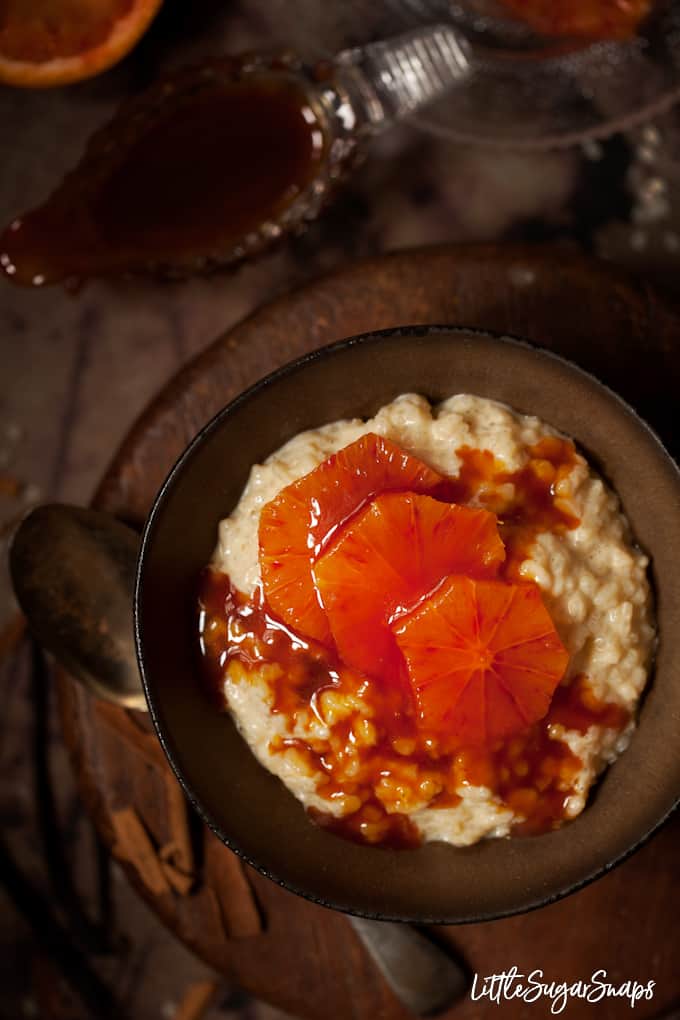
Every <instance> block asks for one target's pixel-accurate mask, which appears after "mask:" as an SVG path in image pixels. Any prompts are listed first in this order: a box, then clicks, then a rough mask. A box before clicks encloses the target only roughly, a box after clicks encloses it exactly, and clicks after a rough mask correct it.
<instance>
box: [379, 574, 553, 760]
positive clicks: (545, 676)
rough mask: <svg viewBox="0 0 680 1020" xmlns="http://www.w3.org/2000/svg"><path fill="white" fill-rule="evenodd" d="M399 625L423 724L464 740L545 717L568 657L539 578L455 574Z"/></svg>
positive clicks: (480, 740)
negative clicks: (485, 578) (536, 581)
mask: <svg viewBox="0 0 680 1020" xmlns="http://www.w3.org/2000/svg"><path fill="white" fill-rule="evenodd" d="M393 631H394V636H395V638H396V641H397V644H398V646H399V648H400V649H401V652H402V654H403V656H404V659H405V660H406V665H407V669H408V675H409V680H410V683H411V688H412V690H413V694H414V697H415V702H416V706H417V714H418V721H419V723H420V725H421V726H422V727H423V729H427V730H432V731H436V732H439V733H441V732H445V733H446V734H447V735H449V736H451V737H452V738H454V739H455V740H457V741H459V742H460V743H461V744H470V745H475V744H476V745H479V744H486V745H488V744H491V743H493V742H494V741H496V740H499V739H501V738H504V737H507V736H509V735H510V734H511V733H514V732H517V731H519V730H522V729H525V728H526V727H527V726H529V725H530V724H531V723H533V722H535V721H536V720H538V719H541V718H542V717H543V716H544V715H545V714H546V712H547V711H548V707H549V705H550V701H551V699H552V696H553V693H554V691H555V688H556V687H557V685H558V684H559V682H560V680H561V679H562V677H563V676H564V671H565V669H566V668H567V662H568V658H569V656H568V654H567V651H566V649H565V648H564V646H563V644H562V642H561V641H560V639H559V637H558V634H557V631H556V630H555V626H554V624H553V622H552V619H551V618H550V614H549V613H548V610H547V609H546V607H545V606H544V604H543V600H542V599H541V593H540V591H539V589H538V588H537V587H536V585H534V584H508V583H506V582H503V581H477V580H473V579H471V578H468V577H450V578H448V579H447V580H446V581H445V582H444V584H443V585H442V586H441V587H440V588H439V589H438V590H437V591H436V592H435V593H434V594H433V595H432V596H430V597H429V598H427V599H425V600H424V601H423V602H422V603H421V604H420V605H419V606H418V607H417V608H416V609H415V610H414V611H413V612H412V613H409V614H408V615H407V616H405V617H404V618H403V619H401V620H399V621H398V622H397V623H396V624H395V626H394V628H393Z"/></svg>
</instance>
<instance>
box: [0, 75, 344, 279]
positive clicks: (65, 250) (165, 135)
mask: <svg viewBox="0 0 680 1020" xmlns="http://www.w3.org/2000/svg"><path fill="white" fill-rule="evenodd" d="M168 83H169V87H170V86H172V88H173V89H174V92H173V93H172V94H171V95H170V98H165V97H164V95H163V92H162V83H161V84H160V85H158V86H156V88H155V91H154V93H153V94H152V95H151V96H148V95H147V96H146V97H142V98H140V99H139V100H137V101H134V102H133V103H132V104H130V105H129V106H128V107H124V108H123V109H122V110H121V111H120V113H119V114H118V115H117V117H116V119H115V120H114V121H113V122H112V123H111V124H110V125H108V126H107V127H106V128H104V129H103V130H102V131H100V132H99V133H98V134H97V135H95V136H94V138H93V139H92V140H91V142H90V144H89V147H88V149H87V152H86V154H85V157H84V158H83V160H82V161H81V163H80V165H79V166H78V167H77V168H76V169H75V170H74V171H73V172H72V173H70V174H69V175H68V176H67V177H66V179H65V180H64V182H63V184H61V185H60V186H59V187H58V188H57V189H56V191H55V192H54V193H53V194H52V195H51V196H50V197H49V198H48V199H47V201H46V202H45V203H44V204H43V205H41V206H40V207H39V208H37V209H34V210H33V211H32V212H29V213H27V214H26V215H24V216H20V217H19V218H18V219H16V220H15V221H14V222H13V223H11V224H10V225H9V226H8V227H7V228H6V229H5V230H4V232H3V233H2V234H1V235H0V272H2V273H4V275H5V277H6V278H7V279H8V280H11V281H12V282H14V283H18V284H24V285H29V286H30V285H33V286H40V285H43V284H49V283H55V282H58V281H61V280H73V279H85V278H88V277H92V276H103V275H109V274H115V273H123V272H128V271H130V272H137V271H145V270H154V269H156V268H159V269H160V270H162V271H170V272H171V271H172V270H173V268H178V269H179V270H185V271H191V270H192V269H196V268H198V269H200V268H201V264H202V262H203V261H204V260H207V261H208V263H209V262H210V260H211V259H213V260H216V261H219V260H220V259H222V258H224V257H225V256H226V255H228V254H229V252H230V250H231V248H232V247H233V246H234V245H237V244H238V243H239V242H240V241H241V240H242V239H243V238H245V237H246V236H247V235H248V234H249V232H251V231H256V230H257V229H258V228H259V227H260V226H261V225H262V224H263V223H264V222H265V221H268V220H270V219H276V218H277V217H278V216H279V215H280V214H281V213H282V212H283V211H284V210H285V209H286V208H287V207H288V206H290V204H291V203H292V202H293V201H294V200H295V198H296V197H297V196H298V195H300V194H301V192H303V191H304V190H305V189H306V187H307V186H308V184H309V183H310V182H311V181H312V180H313V179H314V177H315V176H316V174H317V172H318V168H319V165H320V162H321V160H322V158H323V157H324V154H325V147H326V139H325V135H324V132H323V130H322V127H321V124H320V122H319V120H318V118H317V117H316V115H315V114H314V112H313V111H312V109H311V107H310V105H309V102H308V99H307V96H306V94H305V92H304V90H303V89H302V87H300V86H298V85H297V84H296V83H295V82H294V81H293V80H292V79H291V78H290V77H288V76H286V75H284V74H279V75H277V74H273V73H267V72H262V73H258V74H254V73H253V74H248V75H241V74H240V65H239V62H238V60H231V61H230V60H229V59H228V58H227V59H225V60H224V61H222V62H220V63H219V64H218V63H216V64H215V66H214V67H211V65H209V64H208V65H205V67H203V68H202V69H201V71H200V73H199V72H197V71H195V70H187V71H186V72H178V73H176V74H175V75H174V76H169V78H168ZM189 86H191V87H189Z"/></svg>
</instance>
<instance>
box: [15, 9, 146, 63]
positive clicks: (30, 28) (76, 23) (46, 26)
mask: <svg viewBox="0 0 680 1020" xmlns="http://www.w3.org/2000/svg"><path fill="white" fill-rule="evenodd" d="M134 6H135V4H134V0H5V2H4V3H3V5H2V13H1V14H0V52H2V53H3V55H4V56H6V57H11V58H12V59H14V60H26V61H36V62H38V63H40V62H42V61H46V60H52V59H54V58H55V57H71V56H75V55H76V54H77V53H84V52H85V51H86V50H89V49H92V47H94V46H98V45H100V44H101V43H102V42H104V40H105V39H106V37H107V36H108V35H109V33H110V32H111V29H112V26H113V25H114V24H115V22H116V21H118V19H119V18H121V17H123V16H124V15H126V14H128V13H129V12H130V11H131V10H132V8H133V7H134Z"/></svg>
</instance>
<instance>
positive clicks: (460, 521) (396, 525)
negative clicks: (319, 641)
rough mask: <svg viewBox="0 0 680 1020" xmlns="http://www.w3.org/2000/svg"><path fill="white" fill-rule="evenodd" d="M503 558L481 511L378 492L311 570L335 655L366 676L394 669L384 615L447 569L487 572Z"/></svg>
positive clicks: (491, 520) (492, 523) (405, 605)
mask: <svg viewBox="0 0 680 1020" xmlns="http://www.w3.org/2000/svg"><path fill="white" fill-rule="evenodd" d="M504 557H505V549H504V547H503V543H502V541H501V539H500V536H499V534H498V529H497V527H496V517H495V516H494V514H492V513H489V512H488V511H487V510H477V509H472V508H470V507H464V506H457V505H455V504H451V503H441V502H439V501H438V500H436V499H432V498H431V497H430V496H424V495H417V494H415V493H412V492H408V493H387V494H385V495H381V496H378V497H377V498H376V499H374V500H373V501H372V502H371V503H370V504H369V505H368V506H367V507H366V508H365V509H364V510H363V511H362V512H361V513H360V514H358V515H357V516H356V517H355V518H354V520H352V522H351V523H350V524H349V525H348V526H347V527H346V528H345V529H344V530H343V532H342V533H341V534H340V536H339V537H338V538H337V539H336V540H335V541H334V542H333V543H332V545H331V546H330V547H329V548H328V550H327V551H326V552H324V553H323V555H322V556H320V557H319V559H318V560H317V562H316V563H315V565H314V569H313V573H314V580H315V582H316V585H317V587H318V591H319V597H320V600H321V603H322V605H323V608H324V609H325V611H326V613H327V616H328V620H329V622H330V627H331V631H332V634H333V638H334V640H335V644H336V646H337V649H338V652H339V654H340V657H341V658H342V660H343V662H345V663H346V664H347V665H349V666H352V667H354V668H355V669H358V670H361V671H362V672H364V673H368V674H369V675H370V676H383V675H385V676H389V675H394V674H395V673H399V672H400V671H401V667H400V662H401V658H400V656H399V651H398V649H397V647H396V644H395V641H394V637H393V636H392V633H391V631H390V628H389V624H390V622H392V621H393V620H394V619H395V618H396V617H398V616H399V615H400V614H403V613H405V612H406V611H408V610H409V609H412V608H413V606H414V605H415V603H416V602H417V601H418V599H420V598H422V597H423V596H424V595H426V594H427V593H429V592H430V591H431V590H432V589H433V588H434V587H435V585H437V584H439V582H440V581H441V580H442V578H444V577H446V576H447V575H448V574H451V573H457V574H458V573H459V574H468V575H470V576H472V577H493V576H495V575H496V573H497V571H498V568H499V566H500V564H501V563H502V562H503V559H504Z"/></svg>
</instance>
